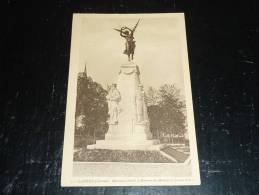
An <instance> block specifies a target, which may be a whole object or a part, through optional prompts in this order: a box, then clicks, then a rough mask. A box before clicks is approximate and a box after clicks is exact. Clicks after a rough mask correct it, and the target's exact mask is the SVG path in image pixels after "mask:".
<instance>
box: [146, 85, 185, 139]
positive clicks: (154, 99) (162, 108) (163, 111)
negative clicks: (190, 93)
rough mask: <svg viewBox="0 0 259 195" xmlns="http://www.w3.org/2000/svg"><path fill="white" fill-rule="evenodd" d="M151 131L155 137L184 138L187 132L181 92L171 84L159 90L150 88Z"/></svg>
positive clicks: (148, 98)
mask: <svg viewBox="0 0 259 195" xmlns="http://www.w3.org/2000/svg"><path fill="white" fill-rule="evenodd" d="M146 102H147V106H148V116H149V119H150V129H151V131H152V133H153V135H155V137H160V136H164V135H168V136H169V137H170V140H171V141H172V137H173V135H178V136H183V135H184V133H185V131H186V120H185V119H186V116H185V103H184V101H183V100H182V99H181V97H180V91H179V90H178V89H177V88H176V87H175V86H174V85H169V84H164V85H162V86H161V87H160V88H159V89H158V90H156V89H154V88H152V87H150V88H149V89H148V91H147V94H146Z"/></svg>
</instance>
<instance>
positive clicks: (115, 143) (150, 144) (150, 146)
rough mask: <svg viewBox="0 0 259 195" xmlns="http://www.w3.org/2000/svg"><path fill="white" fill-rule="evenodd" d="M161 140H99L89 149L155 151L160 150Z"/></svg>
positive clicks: (89, 146)
mask: <svg viewBox="0 0 259 195" xmlns="http://www.w3.org/2000/svg"><path fill="white" fill-rule="evenodd" d="M158 144H159V140H145V141H143V140H142V141H141V142H140V141H127V140H126V141H122V140H97V141H96V144H94V145H88V146H87V148H88V149H112V150H154V149H159V147H158Z"/></svg>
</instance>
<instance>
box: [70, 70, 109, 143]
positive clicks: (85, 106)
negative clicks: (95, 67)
mask: <svg viewBox="0 0 259 195" xmlns="http://www.w3.org/2000/svg"><path fill="white" fill-rule="evenodd" d="M106 95H107V91H106V90H105V89H103V87H102V86H101V85H100V84H99V83H97V82H94V81H93V80H92V78H91V77H87V76H86V74H85V75H79V76H78V83H77V102H76V114H75V117H76V121H77V120H79V122H78V123H80V122H81V123H83V124H84V125H81V126H80V125H76V131H75V135H76V136H80V137H81V138H92V139H93V138H94V137H95V136H96V134H97V135H104V133H105V132H106V131H107V127H108V125H107V122H106V121H107V118H108V104H107V101H106ZM80 120H81V121H80ZM79 145H80V144H79Z"/></svg>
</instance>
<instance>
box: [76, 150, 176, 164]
mask: <svg viewBox="0 0 259 195" xmlns="http://www.w3.org/2000/svg"><path fill="white" fill-rule="evenodd" d="M74 161H80V162H134V163H173V161H171V160H170V159H168V158H166V157H165V156H163V155H162V154H161V153H160V152H159V151H142V150H105V149H81V150H79V151H75V152H74Z"/></svg>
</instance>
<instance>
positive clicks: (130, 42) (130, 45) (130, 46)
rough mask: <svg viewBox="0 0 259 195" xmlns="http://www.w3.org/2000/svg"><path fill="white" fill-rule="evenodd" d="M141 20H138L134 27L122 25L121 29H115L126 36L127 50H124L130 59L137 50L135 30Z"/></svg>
mask: <svg viewBox="0 0 259 195" xmlns="http://www.w3.org/2000/svg"><path fill="white" fill-rule="evenodd" d="M138 23H139V20H138V22H137V24H136V25H135V26H134V28H133V29H130V28H128V27H126V26H124V27H122V28H121V29H114V30H116V31H118V32H120V36H122V37H124V38H125V39H126V43H125V50H124V52H123V53H124V54H126V55H127V56H128V60H129V61H130V60H133V57H134V51H135V47H136V41H135V39H134V36H133V35H134V32H135V30H136V28H137V26H138Z"/></svg>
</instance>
